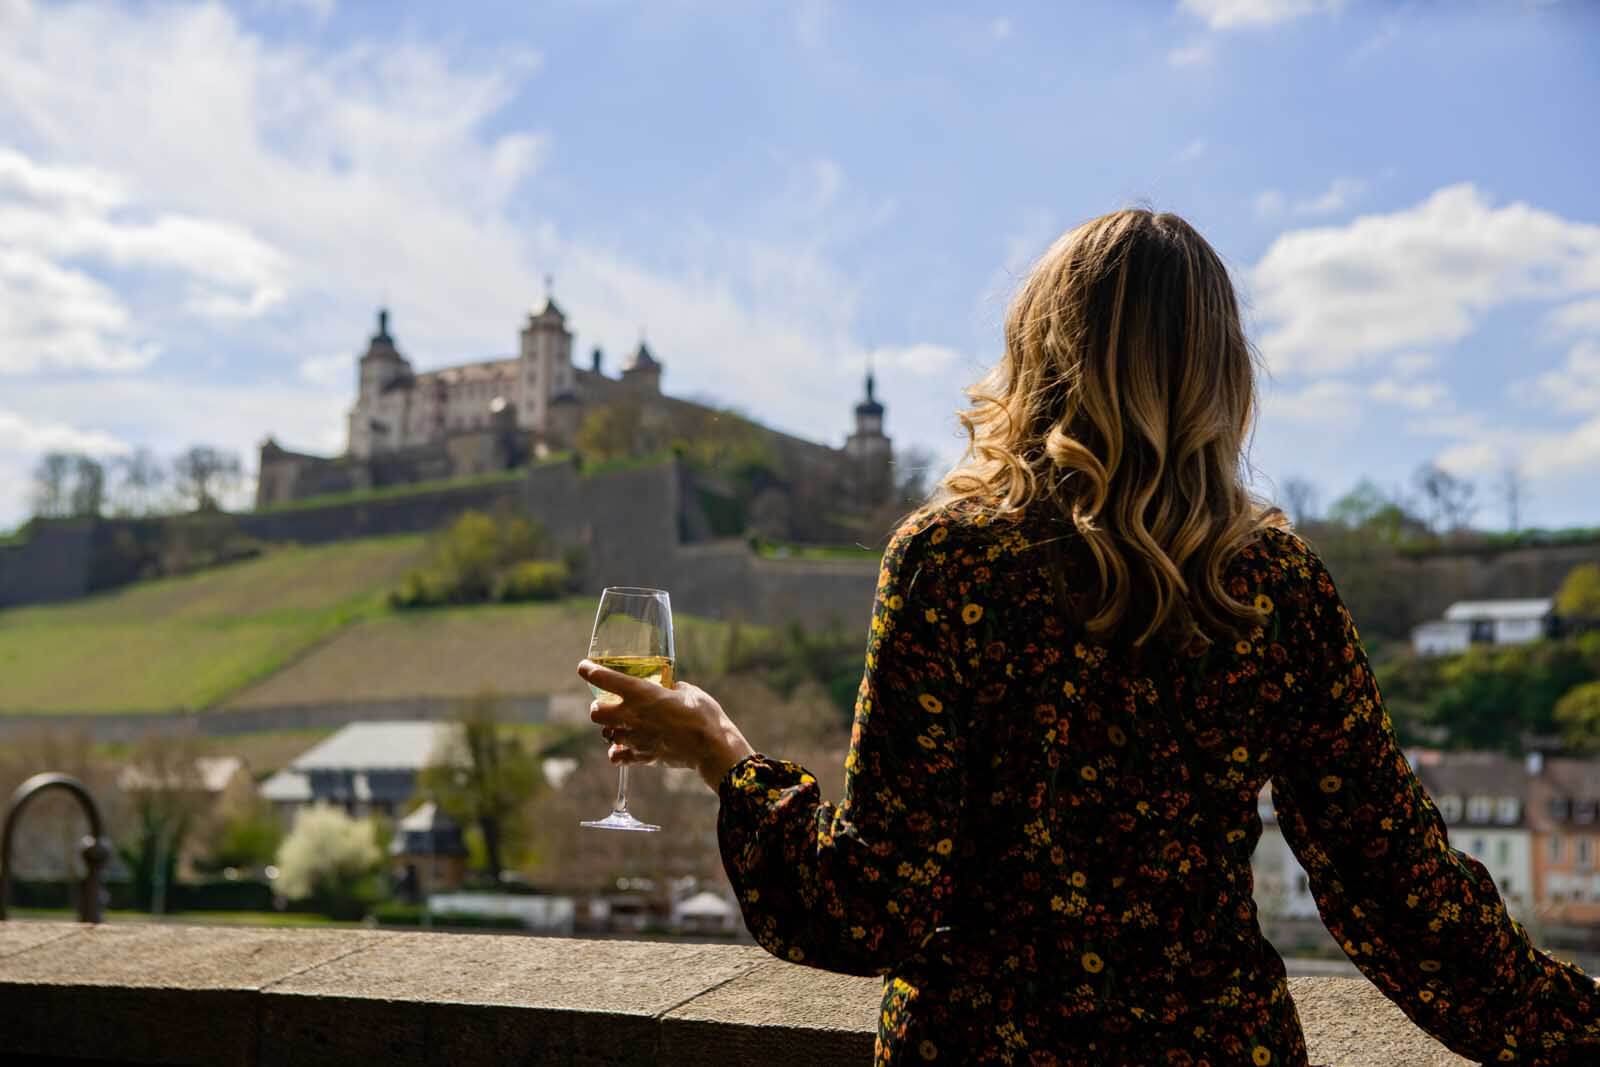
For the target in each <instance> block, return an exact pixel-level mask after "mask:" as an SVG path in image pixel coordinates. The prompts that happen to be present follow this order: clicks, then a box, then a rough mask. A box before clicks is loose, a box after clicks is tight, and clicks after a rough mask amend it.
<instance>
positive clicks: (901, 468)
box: [894, 445, 939, 507]
mask: <svg viewBox="0 0 1600 1067" xmlns="http://www.w3.org/2000/svg"><path fill="white" fill-rule="evenodd" d="M938 462H939V457H937V456H935V455H934V454H933V452H932V451H931V450H929V449H926V448H921V447H918V446H915V445H914V446H912V447H911V448H908V449H906V450H905V451H904V452H901V453H900V454H899V455H898V456H896V457H895V460H894V488H895V495H896V496H897V497H899V498H900V501H901V502H902V503H903V504H905V505H906V506H907V507H916V506H917V505H919V504H921V503H923V502H924V501H925V500H927V499H928V493H929V492H930V491H931V488H932V486H931V484H930V483H931V481H932V480H933V478H934V477H935V476H936V475H937V471H935V470H934V465H935V464H936V463H938Z"/></svg>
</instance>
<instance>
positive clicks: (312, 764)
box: [260, 722, 456, 819]
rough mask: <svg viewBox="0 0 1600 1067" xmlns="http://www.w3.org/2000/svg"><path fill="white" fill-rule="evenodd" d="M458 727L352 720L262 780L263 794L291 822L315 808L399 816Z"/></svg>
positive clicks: (356, 814) (261, 790) (261, 791)
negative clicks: (326, 806) (308, 808)
mask: <svg viewBox="0 0 1600 1067" xmlns="http://www.w3.org/2000/svg"><path fill="white" fill-rule="evenodd" d="M454 729H456V727H454V726H452V725H450V724H448V723H438V722H353V723H351V724H350V725H348V726H346V727H344V728H343V729H341V730H339V732H338V733H336V734H334V735H333V736H332V737H330V738H328V739H327V740H326V741H323V742H322V743H321V744H319V745H317V746H315V747H314V748H311V749H309V750H308V751H306V752H303V753H301V754H300V755H299V756H298V757H296V758H295V760H294V761H293V762H292V763H290V764H289V766H287V767H285V768H284V769H283V770H281V771H279V772H278V773H276V774H274V775H273V776H272V777H271V778H268V779H267V780H266V781H265V782H262V783H261V789H260V793H261V796H262V797H264V798H265V799H267V800H269V801H271V802H272V804H273V806H274V807H275V808H276V809H277V810H278V811H279V812H280V813H282V814H283V815H284V816H285V817H286V818H291V819H292V818H293V815H294V812H295V811H297V810H298V809H300V808H302V807H305V806H307V805H311V804H331V805H333V806H334V807H339V808H343V809H344V810H345V811H346V812H348V813H349V814H351V815H355V816H365V815H389V816H392V815H395V814H397V813H398V812H400V811H401V810H403V809H404V807H405V805H406V804H407V802H408V801H410V799H411V797H412V795H413V794H415V793H416V791H417V776H418V775H419V774H420V773H421V772H422V769H423V768H424V767H426V766H428V765H429V764H430V763H431V762H433V760H434V759H435V758H436V754H437V753H438V752H440V751H441V750H442V749H443V747H444V746H445V745H447V744H448V742H449V741H450V739H451V731H452V730H454Z"/></svg>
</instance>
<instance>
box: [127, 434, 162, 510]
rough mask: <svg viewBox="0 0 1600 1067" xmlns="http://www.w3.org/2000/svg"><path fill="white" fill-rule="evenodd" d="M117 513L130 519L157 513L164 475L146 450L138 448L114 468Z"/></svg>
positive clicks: (160, 466) (157, 461)
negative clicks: (130, 516)
mask: <svg viewBox="0 0 1600 1067" xmlns="http://www.w3.org/2000/svg"><path fill="white" fill-rule="evenodd" d="M116 473H117V492H116V497H117V509H118V510H119V511H123V512H126V513H128V514H130V515H148V514H150V513H151V512H153V511H155V510H156V509H157V504H158V502H159V500H160V495H161V487H162V486H163V485H165V484H166V481H167V472H166V469H165V468H164V467H163V466H162V463H161V460H160V459H159V458H157V456H156V454H155V453H154V452H152V451H151V450H150V449H148V448H143V447H141V448H138V449H135V450H134V451H133V452H132V453H130V454H129V455H127V456H124V457H122V458H121V459H119V460H118V461H117V464H116Z"/></svg>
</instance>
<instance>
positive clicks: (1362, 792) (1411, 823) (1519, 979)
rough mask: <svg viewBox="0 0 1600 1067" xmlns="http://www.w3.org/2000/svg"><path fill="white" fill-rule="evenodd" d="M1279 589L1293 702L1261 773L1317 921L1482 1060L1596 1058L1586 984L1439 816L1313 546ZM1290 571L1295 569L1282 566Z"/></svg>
mask: <svg viewBox="0 0 1600 1067" xmlns="http://www.w3.org/2000/svg"><path fill="white" fill-rule="evenodd" d="M1299 568H1300V569H1301V572H1302V573H1303V574H1307V575H1309V576H1310V583H1309V586H1308V587H1307V590H1306V592H1305V593H1304V594H1303V595H1293V596H1291V595H1282V596H1280V597H1279V599H1280V601H1283V603H1280V604H1279V605H1278V610H1280V611H1282V612H1283V617H1282V618H1281V619H1280V620H1279V624H1280V626H1281V627H1282V628H1283V629H1282V632H1281V639H1282V640H1283V641H1284V643H1285V644H1287V645H1289V646H1290V648H1291V656H1290V658H1289V661H1288V662H1287V663H1286V664H1284V665H1283V667H1282V668H1278V669H1281V670H1282V671H1283V672H1284V677H1283V678H1282V679H1271V678H1268V679H1264V681H1271V682H1274V683H1278V682H1281V683H1283V684H1282V688H1283V690H1284V691H1285V693H1286V694H1288V696H1289V697H1291V698H1293V699H1297V700H1298V701H1299V703H1300V714H1299V717H1298V719H1297V720H1296V721H1295V722H1294V723H1293V724H1292V725H1291V727H1290V728H1289V729H1286V730H1285V736H1286V738H1287V739H1288V741H1287V746H1286V749H1285V750H1284V751H1282V752H1280V754H1279V761H1278V765H1279V769H1278V771H1277V772H1276V774H1275V775H1274V777H1273V802H1274V805H1275V807H1276V808H1277V812H1278V821H1279V824H1280V825H1281V827H1282V829H1283V833H1284V837H1285V838H1286V839H1287V840H1288V842H1289V844H1290V846H1291V847H1292V848H1293V849H1294V852H1295V855H1296V856H1298V857H1299V859H1300V863H1301V864H1302V865H1303V866H1304V867H1305V869H1306V873H1307V875H1308V876H1309V877H1310V881H1311V887H1312V891H1313V893H1314V894H1315V896H1316V900H1317V907H1318V910H1319V911H1320V912H1321V913H1322V918H1323V922H1324V923H1326V925H1327V927H1328V930H1329V932H1331V933H1332V934H1333V936H1334V938H1335V940H1337V941H1338V942H1339V944H1340V945H1341V946H1342V947H1343V948H1344V951H1345V952H1346V953H1347V954H1348V955H1349V957H1350V958H1351V960H1353V961H1354V962H1355V964H1356V966H1357V967H1359V968H1360V969H1361V971H1362V973H1363V974H1365V975H1366V976H1367V977H1368V978H1369V979H1371V980H1372V982H1373V983H1374V984H1375V985H1377V986H1378V988H1380V989H1382V990H1383V992H1384V993H1385V994H1386V995H1387V996H1388V997H1389V998H1390V999H1391V1000H1393V1001H1394V1002H1395V1003H1396V1004H1398V1005H1399V1006H1400V1007H1401V1009H1403V1010H1404V1011H1405V1013H1406V1014H1407V1015H1408V1016H1410V1017H1411V1019H1412V1020H1413V1021H1415V1022H1416V1023H1417V1025H1419V1026H1421V1027H1422V1028H1423V1029H1425V1030H1427V1031H1428V1032H1429V1033H1431V1034H1433V1035H1434V1036H1435V1037H1437V1038H1438V1039H1439V1040H1440V1041H1442V1042H1443V1043H1444V1044H1445V1045H1447V1046H1449V1047H1450V1048H1451V1049H1453V1050H1454V1051H1456V1052H1458V1053H1461V1054H1462V1055H1465V1056H1469V1057H1471V1058H1472V1059H1475V1060H1481V1061H1486V1062H1491V1063H1497V1062H1499V1063H1520V1064H1577V1063H1600V996H1597V995H1596V987H1595V983H1594V981H1593V980H1592V979H1590V978H1589V977H1587V976H1586V975H1584V974H1583V972H1582V971H1580V970H1578V969H1577V968H1576V967H1572V966H1570V965H1565V964H1562V963H1559V962H1557V961H1556V960H1554V959H1552V958H1551V957H1549V956H1547V955H1545V954H1544V953H1542V952H1540V951H1538V950H1537V949H1535V948H1534V947H1533V945H1532V944H1531V943H1530V942H1529V941H1528V937H1527V935H1526V933H1525V932H1524V931H1523V929H1522V927H1521V926H1520V925H1519V924H1518V923H1517V922H1516V921H1515V920H1513V919H1512V918H1511V917H1510V916H1509V915H1508V914H1507V913H1506V909H1505V905H1504V903H1503V902H1502V901H1501V899H1500V894H1499V892H1498V891H1497V890H1496V889H1495V885H1494V881H1493V879H1492V878H1490V876H1489V873H1488V871H1487V870H1485V869H1484V867H1483V865H1482V864H1480V863H1479V862H1478V861H1477V860H1475V859H1473V858H1472V857H1471V856H1468V855H1466V854H1464V853H1461V852H1457V851H1455V850H1454V849H1452V848H1451V847H1450V844H1449V841H1448V838H1447V836H1446V832H1445V826H1444V823H1443V821H1442V820H1441V819H1440V818H1439V813H1438V812H1437V810H1435V808H1434V806H1433V803H1432V801H1430V800H1429V799H1428V797H1427V795H1426V793H1425V792H1424V791H1423V788H1422V785H1421V783H1420V782H1418V780H1417V777H1416V775H1415V774H1414V773H1413V771H1412V769H1411V766H1410V764H1409V763H1407V761H1406V758H1405V755H1404V754H1403V753H1402V752H1401V750H1400V746H1399V743H1398V741H1397V740H1396V738H1395V733H1394V728H1393V725H1392V723H1391V722H1390V720H1389V716H1388V713H1387V712H1386V711H1385V709H1384V705H1383V699H1382V697H1381V696H1380V694H1379V692H1378V687H1377V683H1376V682H1375V680H1374V679H1373V677H1372V670H1371V667H1370V666H1369V664H1368V662H1367V657H1366V653H1365V651H1364V650H1363V649H1362V646H1361V640H1360V638H1359V636H1358V635H1357V633H1356V629H1355V625H1354V623H1353V622H1352V620H1351V618H1350V614H1349V612H1348V611H1346V610H1345V607H1344V604H1343V603H1342V602H1341V601H1340V599H1339V596H1338V593H1337V592H1336V591H1335V589H1334V586H1333V581H1332V579H1331V577H1329V575H1328V573H1327V570H1326V569H1325V568H1324V567H1323V566H1322V563H1321V561H1320V560H1318V559H1317V558H1316V557H1315V556H1314V555H1313V554H1311V553H1309V551H1307V552H1306V557H1305V559H1304V560H1303V561H1301V562H1300V564H1299ZM1289 569H1290V570H1294V569H1296V567H1295V566H1291V567H1290V568H1289Z"/></svg>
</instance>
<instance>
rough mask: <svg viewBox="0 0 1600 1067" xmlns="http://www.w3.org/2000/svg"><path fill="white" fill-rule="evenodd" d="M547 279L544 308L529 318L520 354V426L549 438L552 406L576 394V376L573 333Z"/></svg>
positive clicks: (518, 400)
mask: <svg viewBox="0 0 1600 1067" xmlns="http://www.w3.org/2000/svg"><path fill="white" fill-rule="evenodd" d="M549 286H550V280H549V279H548V278H547V279H545V287H546V292H545V298H544V307H542V308H540V309H539V311H538V312H536V313H535V314H532V315H529V316H528V325H526V326H524V327H523V329H522V345H521V348H520V350H519V352H518V368H517V388H516V394H517V398H516V399H517V424H518V425H519V426H521V427H522V428H523V429H525V430H533V431H534V432H536V433H540V434H547V433H548V432H549V431H550V429H551V426H550V405H551V402H552V401H553V400H554V399H555V398H556V397H558V396H560V395H561V394H563V393H570V392H573V391H574V389H575V388H576V384H577V374H576V372H575V371H574V370H573V368H572V332H571V331H570V330H568V329H567V316H566V315H565V314H564V313H563V312H562V311H561V308H560V307H558V306H557V305H556V301H555V297H554V296H553V295H552V294H551V293H550V292H549Z"/></svg>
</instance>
